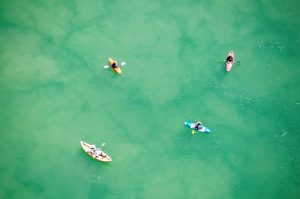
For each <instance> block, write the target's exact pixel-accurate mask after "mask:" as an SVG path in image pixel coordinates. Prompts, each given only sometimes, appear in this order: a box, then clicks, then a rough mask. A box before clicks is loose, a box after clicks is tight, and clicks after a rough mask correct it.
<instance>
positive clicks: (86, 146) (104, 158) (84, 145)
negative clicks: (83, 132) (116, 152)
mask: <svg viewBox="0 0 300 199" xmlns="http://www.w3.org/2000/svg"><path fill="white" fill-rule="evenodd" d="M80 144H81V147H82V148H83V150H84V151H85V152H86V153H87V154H88V155H89V156H91V157H93V155H92V153H91V144H88V143H86V142H84V141H80ZM97 149H99V148H97ZM99 150H101V149H99ZM94 159H96V160H98V161H102V162H111V161H112V159H111V158H110V157H109V155H107V154H106V153H104V152H103V151H102V150H101V154H100V155H99V156H98V157H95V158H94Z"/></svg>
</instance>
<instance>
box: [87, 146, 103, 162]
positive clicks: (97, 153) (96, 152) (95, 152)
mask: <svg viewBox="0 0 300 199" xmlns="http://www.w3.org/2000/svg"><path fill="white" fill-rule="evenodd" d="M89 153H90V155H91V156H92V157H93V158H94V159H95V158H98V157H99V156H101V157H102V158H105V157H106V155H104V154H103V153H102V151H101V150H100V149H98V148H97V147H96V145H94V144H92V145H91V147H90V151H89Z"/></svg>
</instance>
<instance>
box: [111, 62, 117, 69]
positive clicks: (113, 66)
mask: <svg viewBox="0 0 300 199" xmlns="http://www.w3.org/2000/svg"><path fill="white" fill-rule="evenodd" d="M111 67H112V68H118V67H119V66H118V63H117V62H116V61H115V62H114V63H112V65H111Z"/></svg>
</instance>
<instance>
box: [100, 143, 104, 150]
mask: <svg viewBox="0 0 300 199" xmlns="http://www.w3.org/2000/svg"><path fill="white" fill-rule="evenodd" d="M104 146H105V142H103V143H102V144H101V146H100V147H99V149H100V150H101V149H102V147H104Z"/></svg>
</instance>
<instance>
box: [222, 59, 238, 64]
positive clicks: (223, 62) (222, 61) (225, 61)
mask: <svg viewBox="0 0 300 199" xmlns="http://www.w3.org/2000/svg"><path fill="white" fill-rule="evenodd" d="M219 62H220V63H224V62H226V60H223V61H219ZM235 63H237V64H240V63H241V61H240V60H238V61H236V62H235Z"/></svg>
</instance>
